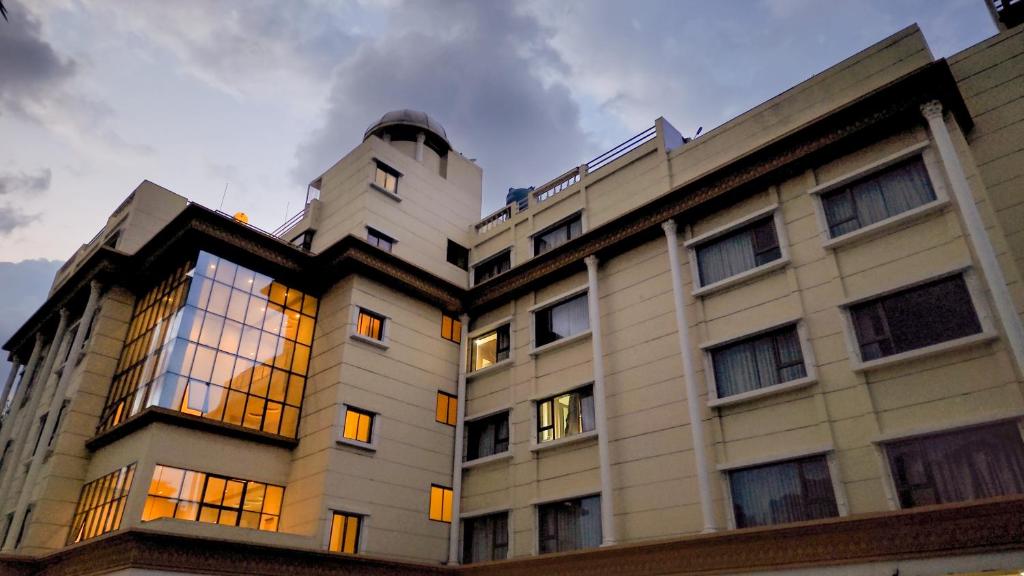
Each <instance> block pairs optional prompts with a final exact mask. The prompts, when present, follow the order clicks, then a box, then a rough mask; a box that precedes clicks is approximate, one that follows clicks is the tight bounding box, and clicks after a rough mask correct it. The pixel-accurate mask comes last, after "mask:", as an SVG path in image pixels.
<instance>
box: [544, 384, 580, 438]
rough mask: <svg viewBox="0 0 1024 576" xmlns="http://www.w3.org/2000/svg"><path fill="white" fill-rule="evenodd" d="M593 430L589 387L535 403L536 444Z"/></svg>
mask: <svg viewBox="0 0 1024 576" xmlns="http://www.w3.org/2000/svg"><path fill="white" fill-rule="evenodd" d="M593 430H594V391H593V389H592V388H591V387H590V386H587V387H585V388H580V389H578V390H573V391H572V392H569V393H566V394H561V395H559V396H555V397H553V398H547V399H545V400H541V401H540V402H537V442H550V441H551V440H557V439H559V438H566V437H568V436H576V435H577V434H583V433H584V432H591V431H593Z"/></svg>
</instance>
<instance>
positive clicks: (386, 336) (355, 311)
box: [349, 304, 391, 350]
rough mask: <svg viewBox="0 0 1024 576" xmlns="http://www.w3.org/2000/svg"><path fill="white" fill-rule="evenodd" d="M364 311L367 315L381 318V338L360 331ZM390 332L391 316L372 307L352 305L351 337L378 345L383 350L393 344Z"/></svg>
mask: <svg viewBox="0 0 1024 576" xmlns="http://www.w3.org/2000/svg"><path fill="white" fill-rule="evenodd" d="M363 313H365V314H366V315H367V316H369V317H371V318H374V319H377V320H380V323H381V327H380V333H381V334H380V340H377V339H376V338H373V337H371V336H365V335H363V334H360V333H359V316H360V315H361V314H363ZM390 333H391V318H390V317H389V316H387V315H385V314H381V313H380V312H376V311H374V310H371V309H370V308H367V307H365V306H361V305H359V304H356V305H353V306H352V323H351V324H350V325H349V337H350V338H351V339H353V340H356V341H359V342H363V343H366V344H370V345H371V346H376V347H377V348H381V349H383V350H387V349H388V347H389V346H390V344H391V338H390Z"/></svg>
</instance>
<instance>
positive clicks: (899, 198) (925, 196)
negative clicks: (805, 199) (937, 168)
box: [821, 156, 936, 238]
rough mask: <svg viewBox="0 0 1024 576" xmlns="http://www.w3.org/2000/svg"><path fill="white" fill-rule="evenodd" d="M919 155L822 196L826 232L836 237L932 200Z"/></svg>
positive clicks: (929, 184) (932, 195)
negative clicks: (826, 224) (826, 222)
mask: <svg viewBox="0 0 1024 576" xmlns="http://www.w3.org/2000/svg"><path fill="white" fill-rule="evenodd" d="M935 199H936V196H935V190H934V189H932V183H931V180H929V179H928V170H927V169H926V168H925V166H924V161H923V160H922V159H921V157H920V156H918V157H916V158H912V159H910V160H907V161H906V162H902V163H900V164H897V165H895V166H890V167H888V168H886V169H884V170H882V171H879V172H876V173H874V174H871V175H870V176H868V177H866V178H862V179H860V180H858V181H856V182H854V183H852V184H848V185H846V186H843V187H842V188H840V189H839V190H833V191H831V192H828V193H826V194H822V196H821V204H822V206H823V207H824V209H825V220H827V221H828V232H829V236H830V237H832V238H836V237H838V236H842V235H843V234H848V233H850V232H853V231H854V230H859V229H860V228H863V227H865V226H868V225H871V224H874V223H875V222H880V221H882V220H885V219H887V218H892V217H893V216H896V215H898V214H901V213H903V212H906V211H908V210H912V209H914V208H917V207H918V206H923V205H925V204H927V203H929V202H933V201H935Z"/></svg>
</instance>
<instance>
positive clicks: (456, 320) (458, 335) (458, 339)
mask: <svg viewBox="0 0 1024 576" xmlns="http://www.w3.org/2000/svg"><path fill="white" fill-rule="evenodd" d="M445 321H447V322H449V325H450V328H451V336H452V337H451V338H449V337H448V336H445V333H444V325H445ZM441 338H443V339H444V340H447V341H449V342H453V343H455V344H461V343H462V319H461V318H460V317H457V316H451V315H449V314H448V313H446V312H444V311H443V310H442V311H441Z"/></svg>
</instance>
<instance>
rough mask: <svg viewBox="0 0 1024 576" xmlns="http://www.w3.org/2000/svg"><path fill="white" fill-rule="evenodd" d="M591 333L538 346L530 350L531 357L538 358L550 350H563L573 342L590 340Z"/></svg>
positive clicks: (582, 333)
mask: <svg viewBox="0 0 1024 576" xmlns="http://www.w3.org/2000/svg"><path fill="white" fill-rule="evenodd" d="M591 333H592V332H591V331H590V330H584V331H583V332H580V333H579V334H573V335H572V336H567V337H565V338H562V339H561V340H555V341H554V342H548V343H547V344H545V345H543V346H538V347H536V348H534V349H533V350H530V356H538V355H540V354H543V353H545V352H547V351H549V350H554V349H555V348H561V347H562V346H568V345H569V344H572V343H573V342H576V341H577V340H583V339H584V338H589V337H590V335H591Z"/></svg>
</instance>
